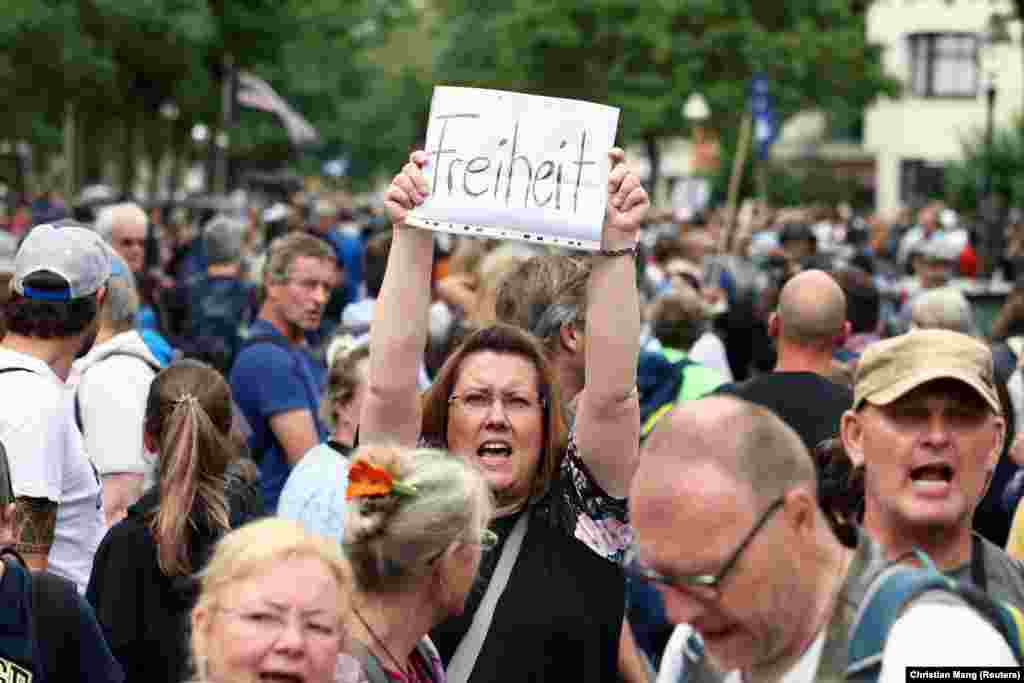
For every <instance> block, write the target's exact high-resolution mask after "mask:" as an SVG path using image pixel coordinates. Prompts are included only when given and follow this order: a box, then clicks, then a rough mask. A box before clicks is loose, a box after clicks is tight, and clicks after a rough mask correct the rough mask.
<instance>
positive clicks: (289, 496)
mask: <svg viewBox="0 0 1024 683" xmlns="http://www.w3.org/2000/svg"><path fill="white" fill-rule="evenodd" d="M348 468H349V462H348V458H346V457H345V456H344V455H342V454H341V453H339V452H338V451H336V450H334V449H333V448H331V447H330V446H328V445H327V444H325V443H323V444H320V445H319V446H314V447H313V448H311V449H310V450H309V452H307V453H306V455H304V456H303V457H302V460H300V461H299V464H297V465H296V466H295V467H294V468H293V469H292V471H291V474H289V475H288V480H287V481H286V482H285V484H284V489H282V491H281V498H280V499H279V500H278V503H277V514H278V516H279V517H284V518H285V519H292V520H295V521H296V522H299V523H300V524H302V526H304V527H305V528H306V531H309V532H311V533H315V534H320V535H321V536H326V537H327V538H331V539H334V540H335V541H337V542H338V543H339V544H341V541H342V538H343V537H344V535H345V510H346V508H347V504H346V502H345V488H346V487H347V486H348Z"/></svg>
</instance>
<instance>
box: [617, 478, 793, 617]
mask: <svg viewBox="0 0 1024 683" xmlns="http://www.w3.org/2000/svg"><path fill="white" fill-rule="evenodd" d="M785 502H786V498H785V496H779V497H778V498H776V499H775V501H774V502H773V503H772V504H771V505H769V506H768V509H767V510H765V511H764V514H762V515H761V518H760V519H759V520H757V523H756V524H754V528H753V529H751V530H750V533H748V534H747V536H746V538H744V539H743V541H742V542H740V544H739V546H738V547H737V548H736V550H735V551H734V552H733V554H732V555H730V556H729V559H728V560H726V561H725V564H724V565H722V568H721V569H720V570H719V571H718V573H717V574H693V575H689V576H685V575H675V576H669V575H667V574H662V573H661V572H659V571H657V570H655V569H651V568H650V567H646V566H644V565H643V564H642V563H641V562H640V558H639V556H638V555H637V553H636V547H635V546H634V547H632V548H630V549H629V551H628V552H627V553H626V557H625V559H624V560H623V563H622V564H623V568H624V569H625V570H626V572H627V573H628V574H630V575H632V576H634V577H636V578H638V579H640V580H642V581H650V582H653V583H662V584H665V585H666V586H674V587H676V588H682V589H684V590H686V591H687V592H689V593H692V594H693V595H695V596H697V597H699V598H701V599H703V600H707V601H714V600H717V599H718V598H719V596H720V595H721V587H722V584H723V582H724V581H725V579H726V577H727V576H728V575H729V572H730V571H731V570H732V568H733V567H735V566H736V563H737V562H738V561H739V559H740V556H741V555H742V554H743V551H744V550H746V549H747V546H749V545H750V544H751V542H752V541H753V540H754V537H755V536H757V532H758V531H760V530H761V528H762V527H763V526H764V525H765V524H767V523H768V520H769V519H771V517H772V515H773V514H775V511H776V510H778V509H779V508H781V507H782V505H783V504H784V503H785Z"/></svg>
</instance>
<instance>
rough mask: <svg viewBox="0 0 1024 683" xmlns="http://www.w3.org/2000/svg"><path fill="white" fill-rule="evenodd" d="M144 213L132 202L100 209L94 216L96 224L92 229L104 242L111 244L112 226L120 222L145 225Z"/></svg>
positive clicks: (112, 236)
mask: <svg viewBox="0 0 1024 683" xmlns="http://www.w3.org/2000/svg"><path fill="white" fill-rule="evenodd" d="M147 220H148V219H147V218H146V212H145V211H143V210H142V207H141V206H139V205H138V204H136V203H134V202H122V203H120V204H111V205H110V206H105V207H103V208H102V209H100V211H99V214H98V215H97V216H96V223H95V224H94V225H93V229H94V230H96V233H97V234H98V235H99V236H100V237H102V238H103V241H104V242H107V243H109V242H111V241H112V240H113V238H114V226H115V225H117V224H118V223H119V222H121V221H139V222H141V223H142V224H143V225H145V224H146V221H147Z"/></svg>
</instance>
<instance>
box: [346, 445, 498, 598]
mask: <svg viewBox="0 0 1024 683" xmlns="http://www.w3.org/2000/svg"><path fill="white" fill-rule="evenodd" d="M359 462H367V463H369V464H371V465H374V466H377V467H384V468H386V469H388V470H389V471H392V472H394V473H395V474H394V476H395V479H396V480H398V481H400V482H401V483H403V484H406V485H408V486H412V487H414V488H415V490H416V493H415V495H412V496H397V495H390V496H374V497H368V498H359V499H356V500H353V501H350V502H349V507H348V510H347V513H346V519H345V538H344V542H343V544H342V546H343V548H344V550H345V554H346V556H347V557H348V558H349V561H350V562H351V565H352V570H353V574H354V576H355V582H356V585H357V586H358V587H359V589H360V590H362V591H363V592H366V593H373V594H381V593H390V592H396V591H401V590H403V589H407V588H408V587H409V585H410V579H413V578H415V577H418V576H421V575H423V574H424V573H426V572H428V571H429V570H430V567H431V563H432V561H433V560H435V559H436V558H438V557H440V556H441V555H442V554H443V553H444V552H445V550H447V549H448V547H449V546H451V545H452V544H453V543H457V542H460V541H463V542H469V543H476V542H479V540H480V538H479V534H480V533H482V531H483V529H484V528H485V527H486V525H487V523H488V522H489V521H490V518H491V515H492V514H493V510H494V503H493V499H492V497H491V492H490V488H489V487H488V486H487V482H486V481H485V480H484V478H483V475H482V474H481V473H480V471H479V469H477V468H476V467H474V466H473V465H471V464H470V463H468V462H466V461H465V460H463V459H462V458H458V457H455V456H452V455H449V454H448V453H446V452H444V451H440V450H435V449H429V448H420V449H415V450H407V449H402V448H399V447H397V446H381V445H374V446H364V447H363V448H360V449H359V451H357V452H356V454H355V455H354V456H353V457H352V463H353V466H355V464H357V463H359Z"/></svg>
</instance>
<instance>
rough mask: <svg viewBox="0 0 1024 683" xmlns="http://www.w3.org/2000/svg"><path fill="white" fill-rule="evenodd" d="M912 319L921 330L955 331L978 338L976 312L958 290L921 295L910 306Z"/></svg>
mask: <svg viewBox="0 0 1024 683" xmlns="http://www.w3.org/2000/svg"><path fill="white" fill-rule="evenodd" d="M910 319H911V323H912V324H913V325H914V327H917V328H920V329H941V330H953V331H954V332H960V333H962V334H968V335H971V336H977V334H978V328H977V325H976V324H975V320H974V312H973V310H972V309H971V304H970V302H969V301H968V300H967V297H965V296H964V295H963V292H961V291H960V290H958V289H952V288H950V287H941V288H939V289H930V290H928V291H926V292H922V293H921V294H919V295H918V296H917V297H916V298H915V299H914V301H913V303H912V304H911V305H910Z"/></svg>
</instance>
